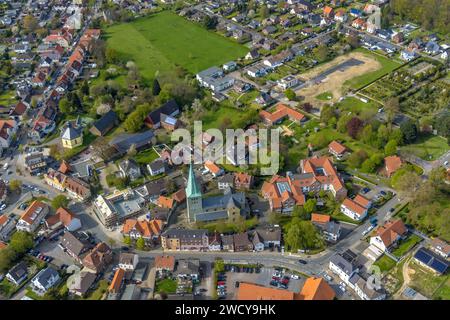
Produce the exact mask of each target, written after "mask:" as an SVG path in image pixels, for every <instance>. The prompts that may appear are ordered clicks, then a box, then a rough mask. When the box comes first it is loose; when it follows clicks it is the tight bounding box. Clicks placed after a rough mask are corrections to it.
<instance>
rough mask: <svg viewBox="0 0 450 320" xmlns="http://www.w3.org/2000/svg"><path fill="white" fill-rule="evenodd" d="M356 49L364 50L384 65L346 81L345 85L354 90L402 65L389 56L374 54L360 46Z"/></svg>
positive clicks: (363, 51)
mask: <svg viewBox="0 0 450 320" xmlns="http://www.w3.org/2000/svg"><path fill="white" fill-rule="evenodd" d="M356 51H359V52H362V53H364V54H366V55H368V56H371V57H372V58H375V59H376V60H378V62H380V63H381V66H382V67H381V68H380V69H378V70H376V71H373V72H369V73H367V74H363V75H361V76H359V77H356V78H353V79H351V80H348V81H346V82H345V85H347V86H349V87H350V88H352V89H354V90H359V89H361V88H362V87H364V86H366V85H368V84H369V83H371V82H372V81H374V80H376V79H378V78H380V77H382V76H383V75H385V74H388V73H389V72H391V71H392V70H394V69H396V68H398V67H399V66H401V64H400V63H398V62H396V61H394V60H392V59H389V58H387V57H383V56H381V55H378V54H374V53H372V52H370V51H369V50H367V49H364V48H358V49H356Z"/></svg>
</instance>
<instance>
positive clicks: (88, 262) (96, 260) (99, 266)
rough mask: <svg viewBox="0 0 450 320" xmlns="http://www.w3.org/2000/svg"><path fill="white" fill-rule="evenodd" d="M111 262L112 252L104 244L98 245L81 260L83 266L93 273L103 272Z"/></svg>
mask: <svg viewBox="0 0 450 320" xmlns="http://www.w3.org/2000/svg"><path fill="white" fill-rule="evenodd" d="M111 261H112V250H111V248H110V247H109V246H108V245H107V244H106V243H104V242H101V243H98V244H97V245H96V246H95V247H94V248H93V249H92V250H91V251H90V252H89V254H88V255H86V256H85V257H84V259H83V262H82V263H83V266H84V267H86V268H87V269H89V270H92V271H93V272H95V273H99V272H101V271H103V270H104V269H105V268H106V266H107V265H108V264H110V263H111Z"/></svg>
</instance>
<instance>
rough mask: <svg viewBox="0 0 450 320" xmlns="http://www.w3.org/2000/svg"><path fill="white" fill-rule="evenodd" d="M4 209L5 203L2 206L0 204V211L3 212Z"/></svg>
mask: <svg viewBox="0 0 450 320" xmlns="http://www.w3.org/2000/svg"><path fill="white" fill-rule="evenodd" d="M5 208H6V203H4V204H2V205H1V206H0V211H3V210H5Z"/></svg>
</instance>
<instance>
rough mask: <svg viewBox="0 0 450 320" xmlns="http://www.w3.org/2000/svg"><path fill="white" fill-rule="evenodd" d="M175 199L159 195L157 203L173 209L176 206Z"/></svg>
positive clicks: (162, 206)
mask: <svg viewBox="0 0 450 320" xmlns="http://www.w3.org/2000/svg"><path fill="white" fill-rule="evenodd" d="M175 204H176V202H175V200H174V199H172V198H169V197H165V196H162V195H161V196H159V198H158V202H157V205H158V206H159V207H161V208H166V209H173V208H174V207H175Z"/></svg>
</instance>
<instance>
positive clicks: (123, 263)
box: [119, 252, 139, 271]
mask: <svg viewBox="0 0 450 320" xmlns="http://www.w3.org/2000/svg"><path fill="white" fill-rule="evenodd" d="M138 263H139V256H138V255H137V254H135V253H128V252H121V253H120V256H119V268H120V269H123V270H125V271H133V270H134V269H136V266H137V264H138Z"/></svg>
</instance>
